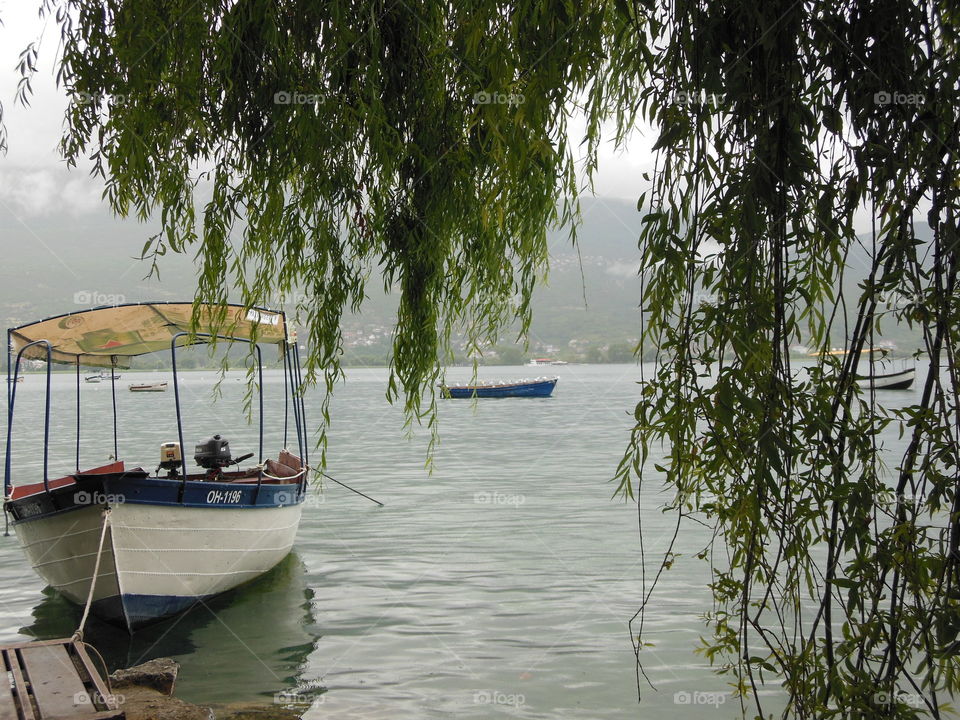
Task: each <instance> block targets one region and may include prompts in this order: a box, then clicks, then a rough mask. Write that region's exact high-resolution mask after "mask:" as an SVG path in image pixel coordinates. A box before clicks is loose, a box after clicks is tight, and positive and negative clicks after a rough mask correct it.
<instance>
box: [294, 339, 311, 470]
mask: <svg viewBox="0 0 960 720" xmlns="http://www.w3.org/2000/svg"><path fill="white" fill-rule="evenodd" d="M293 359H294V362H296V364H297V384H298V385H299V386H300V400H299V405H300V419H301V420H302V422H303V464H304V466H307V465H309V464H310V448H309V445H310V438H309V436H308V435H307V405H306V401H305V400H304V399H303V376H302V374H301V372H300V346H299V345H297V344H296V343H294V346H293Z"/></svg>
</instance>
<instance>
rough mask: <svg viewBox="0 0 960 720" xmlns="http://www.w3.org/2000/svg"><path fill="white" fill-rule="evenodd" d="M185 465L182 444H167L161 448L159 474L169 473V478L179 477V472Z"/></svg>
mask: <svg viewBox="0 0 960 720" xmlns="http://www.w3.org/2000/svg"><path fill="white" fill-rule="evenodd" d="M182 464H183V455H181V454H180V443H178V442H165V443H163V445H161V446H160V465H158V466H157V474H158V475H159V474H160V471H161V470H166V471H167V477H168V478H175V477H177V470H179V469H180V466H181V465H182Z"/></svg>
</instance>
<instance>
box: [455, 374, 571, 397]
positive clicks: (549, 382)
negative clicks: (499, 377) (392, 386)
mask: <svg viewBox="0 0 960 720" xmlns="http://www.w3.org/2000/svg"><path fill="white" fill-rule="evenodd" d="M557 380H559V378H557V377H540V378H533V379H530V380H513V381H510V382H486V383H474V384H465V385H441V386H440V394H441V395H442V396H443V397H445V398H457V399H462V398H474V397H477V398H504V397H550V393H552V392H553V388H555V387H556V385H557Z"/></svg>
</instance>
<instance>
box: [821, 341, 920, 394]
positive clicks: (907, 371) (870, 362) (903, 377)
mask: <svg viewBox="0 0 960 720" xmlns="http://www.w3.org/2000/svg"><path fill="white" fill-rule="evenodd" d="M848 352H849V351H847V350H843V349H836V350H830V351H829V352H826V353H824V354H825V355H847V354H848ZM811 354H812V355H815V356H816V355H819V354H820V353H811ZM915 376H916V364H915V362H914V360H913V359H912V358H893V357H890V351H889V350H887V349H886V348H864V349H863V350H862V351H861V352H860V357H859V358H858V359H857V376H856V381H857V385H859V386H860V388H861V389H863V390H869V389H871V388H873V389H874V390H907V389H909V388H910V386H911V385H913V380H914V377H915Z"/></svg>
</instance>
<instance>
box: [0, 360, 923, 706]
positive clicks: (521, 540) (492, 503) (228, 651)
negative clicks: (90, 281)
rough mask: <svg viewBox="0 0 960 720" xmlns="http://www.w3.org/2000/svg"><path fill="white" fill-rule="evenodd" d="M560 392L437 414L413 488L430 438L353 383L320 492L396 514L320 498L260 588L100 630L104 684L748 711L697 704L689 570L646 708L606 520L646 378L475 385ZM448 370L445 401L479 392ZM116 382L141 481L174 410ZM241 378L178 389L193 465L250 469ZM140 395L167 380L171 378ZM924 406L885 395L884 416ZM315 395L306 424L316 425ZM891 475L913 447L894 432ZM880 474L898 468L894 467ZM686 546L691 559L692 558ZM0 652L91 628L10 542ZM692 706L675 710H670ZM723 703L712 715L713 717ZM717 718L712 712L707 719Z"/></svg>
mask: <svg viewBox="0 0 960 720" xmlns="http://www.w3.org/2000/svg"><path fill="white" fill-rule="evenodd" d="M531 374H534V375H536V374H557V375H559V376H560V381H559V384H558V386H557V389H556V391H555V393H554V396H553V397H552V398H548V399H504V400H484V401H480V402H479V403H476V404H474V403H471V402H470V401H462V400H460V401H458V400H445V401H440V406H439V407H440V413H439V417H440V435H441V443H440V446H439V448H438V449H437V451H436V457H435V467H434V471H433V474H432V475H429V474H428V473H427V471H426V470H425V469H424V459H425V454H426V445H427V439H428V432H427V431H426V429H425V428H421V429H418V430H417V431H416V432H415V433H414V434H413V437H412V439H408V438H407V437H405V436H404V433H403V431H402V422H403V415H402V412H401V411H400V409H398V408H396V407H392V406H390V405H389V404H388V403H387V402H386V400H385V398H384V391H385V388H386V379H387V371H386V370H383V369H360V370H348V373H347V375H348V378H347V382H346V383H345V384H344V385H341V386H339V387H338V388H337V390H336V394H335V399H334V402H333V417H334V425H333V428H332V430H331V434H330V446H329V456H328V461H329V467H328V470H329V472H330V474H331V475H332V476H333V477H335V478H337V479H338V480H341V481H343V482H346V483H348V484H350V485H352V486H354V487H356V488H357V489H359V490H362V491H363V492H365V493H367V494H368V495H371V496H373V497H375V498H376V499H378V500H380V501H381V502H383V503H385V507H383V508H379V507H377V506H375V505H374V504H372V503H370V502H369V501H367V500H365V499H363V498H361V497H359V496H357V495H354V494H352V493H350V492H348V491H347V490H345V489H343V488H341V487H339V486H338V485H335V484H332V483H328V484H327V485H326V486H325V487H324V489H323V491H322V492H320V491H319V490H315V491H314V492H312V493H311V495H310V497H309V498H308V500H307V507H306V508H305V510H304V517H303V522H302V525H301V528H300V533H299V536H298V540H297V545H296V547H295V552H294V553H293V554H292V555H291V556H290V557H288V558H287V559H286V560H285V561H284V562H283V563H281V565H280V566H279V567H278V568H276V570H274V571H273V572H271V573H270V574H268V575H266V576H264V577H262V578H260V579H259V580H257V581H255V582H253V583H250V584H248V585H247V586H244V587H242V588H240V589H238V590H236V591H234V592H231V593H228V594H226V595H224V596H221V597H219V598H216V599H214V600H212V601H210V602H208V603H205V604H203V605H201V606H198V607H196V608H194V609H193V610H191V611H190V612H189V613H187V614H185V615H182V616H180V617H178V618H173V619H170V620H167V621H165V622H163V623H160V624H158V625H155V626H152V627H149V628H146V629H144V630H142V631H140V632H138V633H137V634H136V635H134V636H133V637H132V638H131V637H129V636H127V634H126V633H125V632H122V631H119V630H117V629H114V628H112V627H110V626H107V625H104V624H102V623H100V622H98V621H97V620H96V619H91V620H90V621H89V623H88V627H87V632H86V639H87V640H88V641H89V642H91V643H93V644H94V645H95V646H96V647H97V648H98V649H99V650H100V652H101V653H102V654H103V655H104V657H105V658H106V661H107V663H108V664H109V665H110V666H111V668H114V667H120V666H127V665H131V664H135V663H138V662H142V661H145V660H147V659H149V658H152V657H159V656H170V657H174V658H175V659H177V660H178V661H179V662H180V663H181V664H182V669H181V675H180V679H179V681H178V695H179V696H180V697H182V698H184V699H186V700H189V701H192V702H197V703H203V704H210V703H214V704H217V703H229V702H233V701H257V702H264V703H270V702H272V701H274V699H275V697H276V693H285V694H284V695H282V696H280V697H279V700H280V701H282V702H294V703H297V702H299V703H300V705H301V706H304V707H305V706H307V705H311V704H312V707H311V708H310V709H309V710H308V711H307V714H306V717H315V718H350V719H351V720H354V719H357V718H392V719H406V718H410V719H414V718H453V717H456V718H478V719H479V718H490V717H496V716H500V715H503V716H513V717H519V718H544V719H546V718H557V719H560V718H563V719H568V718H632V717H638V716H649V717H657V716H664V717H678V718H700V717H703V718H717V717H731V716H733V715H734V714H735V713H736V709H737V708H736V703H735V702H734V700H733V699H732V698H729V697H728V696H724V697H723V699H722V702H723V705H724V706H721V707H719V708H718V707H717V706H716V704H714V705H695V704H684V703H683V699H682V697H683V696H682V695H681V696H677V695H676V693H681V694H682V693H694V692H698V691H707V692H718V693H723V692H724V691H726V690H727V689H728V688H727V686H726V684H725V682H726V681H725V678H723V677H720V676H717V675H715V674H714V673H713V672H712V671H711V669H710V668H709V666H707V664H706V663H705V662H704V661H703V659H702V658H701V657H699V656H698V655H696V654H694V652H693V649H694V647H695V646H696V644H697V638H698V636H699V635H701V634H705V632H706V628H705V627H704V625H703V623H702V622H701V621H700V620H699V618H698V616H699V614H700V613H701V612H703V611H704V610H706V609H707V608H708V604H707V603H708V598H709V596H708V594H707V591H706V590H705V587H704V585H705V582H706V577H705V575H704V564H703V563H702V562H699V561H696V560H692V559H690V560H686V561H684V560H681V561H680V562H678V563H677V564H676V565H675V566H674V568H673V569H672V570H671V571H670V572H668V573H666V574H665V575H664V577H663V579H662V583H661V585H660V586H659V588H658V591H657V595H656V596H655V601H654V605H653V606H652V607H651V608H650V609H649V611H648V614H647V619H646V623H647V624H646V627H647V631H648V632H649V635H648V636H647V637H646V638H645V639H646V640H648V641H651V642H654V643H655V647H653V648H650V649H645V650H644V651H643V656H644V658H645V666H644V667H645V670H646V672H647V674H648V676H649V677H650V680H651V681H652V682H653V684H654V686H655V688H656V689H655V690H653V689H651V688H650V687H648V686H647V685H646V683H644V684H643V686H642V690H643V692H642V702H641V703H640V704H638V702H637V686H636V679H635V671H634V657H633V651H632V648H631V643H630V636H629V631H628V628H627V622H628V620H629V619H630V617H631V616H632V615H633V613H634V612H635V611H636V609H637V608H638V605H639V602H640V593H641V584H640V574H641V565H640V546H639V542H638V532H637V523H638V516H637V513H638V510H637V506H636V505H633V504H625V503H624V502H623V501H622V500H619V499H613V498H611V494H612V492H613V490H614V485H613V484H612V483H611V482H610V478H611V477H612V475H613V473H614V471H615V468H616V465H617V462H618V461H619V459H620V457H621V455H622V452H623V449H624V447H625V445H626V441H627V437H628V433H629V429H630V427H631V416H630V411H631V410H632V407H633V405H634V403H635V402H636V399H637V396H638V392H637V391H638V388H637V385H636V382H637V380H638V379H639V377H640V369H639V368H638V367H637V366H636V365H606V366H575V365H570V366H564V367H552V368H540V369H536V368H519V367H517V368H484V369H482V371H481V377H483V378H486V379H496V378H503V379H507V378H518V377H525V376H530V375H531ZM469 375H470V371H469V369H454V370H452V371H451V372H450V375H449V378H450V379H454V380H455V379H467V378H468V377H469ZM132 377H134V376H133V375H132V374H128V375H127V376H125V377H123V378H122V379H121V380H120V381H118V390H119V389H121V388H122V390H123V391H122V392H118V394H117V400H118V417H119V427H120V432H119V439H118V446H119V456H120V458H122V459H124V460H126V461H127V463H128V466H129V465H136V464H139V465H142V466H143V467H145V468H147V469H149V470H152V469H153V468H154V467H155V466H156V463H157V461H158V456H159V446H160V443H161V442H164V441H168V440H176V421H175V416H174V414H173V392H172V389H171V391H170V392H167V393H165V394H147V395H142V394H141V395H136V394H131V393H128V392H126V385H127V381H128V380H129V379H130V378H132ZM240 378H241V374H232V375H228V377H227V378H226V380H225V382H224V383H223V384H222V386H221V387H222V390H223V394H222V397H220V398H219V399H218V400H217V401H216V403H211V393H210V387H211V386H212V384H213V381H214V379H215V374H214V373H212V372H209V371H208V372H193V373H185V374H183V376H182V383H183V390H184V401H183V402H184V414H185V432H184V441H185V443H186V446H187V447H190V446H191V444H192V443H193V442H195V441H199V440H201V439H203V438H205V437H208V436H209V435H212V434H213V433H216V432H219V433H221V434H223V435H224V436H225V437H227V438H228V439H230V441H231V449H232V450H233V453H234V455H239V454H243V453H245V452H247V451H255V450H256V438H257V430H256V426H253V427H248V426H246V425H244V424H243V412H242V407H241V406H242V395H243V388H244V383H243V382H242V381H241V380H240ZM136 379H137V380H141V379H142V380H149V379H167V378H165V377H164V375H163V373H154V374H152V375H151V374H139V373H138V374H136ZM264 385H265V403H266V409H265V416H266V419H267V430H266V433H265V437H266V440H265V452H266V454H267V455H273V454H275V451H276V448H278V447H279V446H280V445H282V441H283V438H282V415H283V401H282V389H283V380H282V375H281V374H280V373H279V372H276V371H267V373H266V379H265V383H264ZM53 387H54V392H53V418H54V422H53V427H52V430H51V438H52V441H51V460H50V475H51V477H57V476H59V475H61V474H65V472H66V471H68V470H70V469H71V468H72V466H73V464H74V462H75V460H74V453H75V436H74V433H75V431H76V425H75V412H76V405H75V394H74V393H75V386H74V378H73V377H72V376H71V375H55V376H54V378H53ZM918 392H919V391H918V390H911V391H908V392H905V393H899V394H896V393H894V394H891V393H886V394H884V396H885V397H887V398H888V399H889V401H890V402H891V403H897V404H900V403H904V402H909V401H911V400H913V399H914V397H915V396H916V394H917V393H918ZM82 393H83V416H82V421H81V424H82V443H81V465H82V466H84V467H93V466H95V465H98V464H101V463H102V462H106V461H107V460H108V458H109V456H110V454H112V452H113V438H112V430H111V417H112V411H111V406H110V387H109V383H102V384H100V385H84V386H83V387H82ZM42 401H43V390H42V379H41V376H38V375H31V376H29V377H27V379H26V381H25V382H24V383H23V384H22V385H20V386H19V389H18V395H17V423H16V424H15V430H16V432H15V444H14V449H15V453H14V480H15V482H17V483H27V482H34V481H36V480H39V479H42V477H41V472H42V443H41V440H42ZM316 403H317V396H313V397H311V399H310V401H309V402H308V410H307V412H308V419H309V417H310V415H311V409H312V417H313V420H314V421H315V420H316V419H317V418H318V415H319V412H318V410H317V409H316ZM889 432H890V437H889V438H888V441H889V444H890V449H891V452H892V453H895V452H896V451H897V450H898V448H900V447H902V441H900V440H899V438H898V437H897V435H896V432H895V430H893V429H892V428H891V430H890V431H889ZM891 457H895V454H892V455H891ZM665 499H666V496H664V495H660V494H658V489H657V488H656V487H655V486H654V484H653V483H648V484H647V487H646V489H645V492H644V495H643V497H642V507H643V511H642V512H643V522H644V528H645V550H646V553H647V558H648V563H649V567H648V572H649V571H651V570H655V567H656V565H657V564H658V563H659V555H660V554H661V553H662V551H663V549H664V548H665V546H666V544H667V543H668V541H669V538H670V536H671V535H672V532H673V515H668V514H663V513H661V512H660V510H659V507H660V506H662V504H663V502H664V500H665ZM704 542H705V537H704V536H702V535H701V534H699V533H698V532H697V530H696V529H695V527H694V526H693V525H692V524H690V525H687V526H686V531H685V533H684V534H683V535H682V536H681V538H680V539H679V542H678V545H679V546H680V547H679V548H678V549H679V550H681V551H686V549H688V548H689V549H692V548H694V547H697V546H698V545H700V546H702V545H703V544H704ZM0 563H2V564H0V612H2V619H3V622H2V624H0V630H2V632H0V638H2V640H4V641H16V640H24V639H27V638H30V637H37V638H52V637H62V636H66V635H69V634H70V633H72V632H73V630H74V629H75V628H76V626H77V623H78V621H79V616H80V611H79V609H77V608H75V607H74V606H72V605H70V604H69V603H68V602H66V601H65V600H64V599H63V598H61V597H60V596H59V595H58V594H57V593H56V592H54V591H51V590H49V589H45V588H44V586H43V583H42V582H41V581H40V580H39V578H38V577H37V576H36V575H35V574H34V573H33V571H32V570H31V569H30V567H29V565H28V564H27V562H26V560H25V559H24V556H23V555H22V553H21V551H20V549H19V546H18V544H17V542H16V538H15V537H14V536H13V535H12V534H11V536H10V537H8V538H4V539H3V541H2V542H0ZM678 697H680V698H681V699H679V700H678V699H677V698H678ZM718 702H720V701H718ZM718 709H719V711H720V712H719V713H718Z"/></svg>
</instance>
